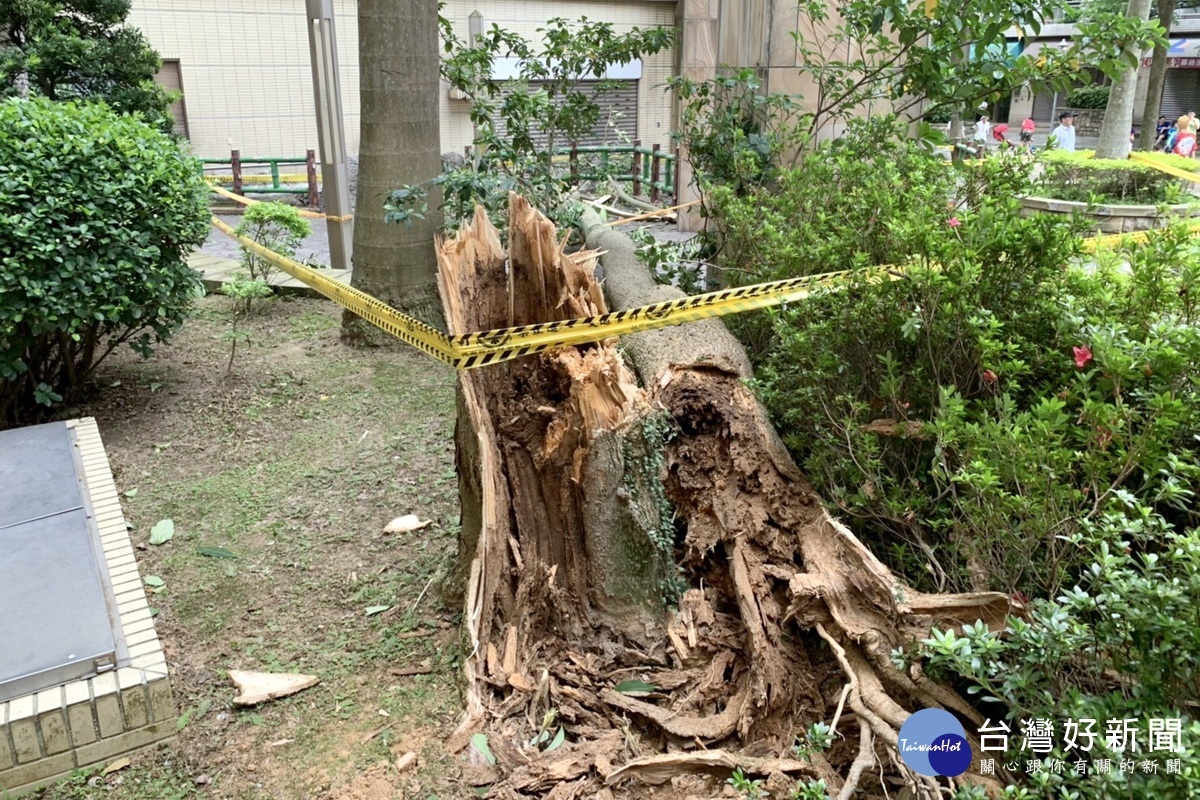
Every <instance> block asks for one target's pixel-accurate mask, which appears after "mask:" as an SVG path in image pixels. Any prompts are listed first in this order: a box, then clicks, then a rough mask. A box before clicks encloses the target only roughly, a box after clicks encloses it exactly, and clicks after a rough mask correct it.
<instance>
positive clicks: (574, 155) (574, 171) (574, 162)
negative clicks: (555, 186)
mask: <svg viewBox="0 0 1200 800" xmlns="http://www.w3.org/2000/svg"><path fill="white" fill-rule="evenodd" d="M570 160H571V185H572V186H578V185H579V146H578V145H576V144H572V145H571V155H570Z"/></svg>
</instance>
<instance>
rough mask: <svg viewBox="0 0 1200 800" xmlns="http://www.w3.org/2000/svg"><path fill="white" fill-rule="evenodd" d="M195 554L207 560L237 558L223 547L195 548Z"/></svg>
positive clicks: (235, 554)
mask: <svg viewBox="0 0 1200 800" xmlns="http://www.w3.org/2000/svg"><path fill="white" fill-rule="evenodd" d="M196 552H197V553H199V554H200V555H202V556H207V557H209V558H237V557H238V555H237V553H235V552H233V551H232V550H226V549H225V548H224V547H209V546H201V547H197V548H196Z"/></svg>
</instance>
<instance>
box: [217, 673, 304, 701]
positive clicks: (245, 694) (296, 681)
mask: <svg viewBox="0 0 1200 800" xmlns="http://www.w3.org/2000/svg"><path fill="white" fill-rule="evenodd" d="M229 680H231V681H233V685H234V686H236V687H237V688H238V692H239V694H238V696H237V697H235V698H234V699H233V704H234V705H235V706H256V705H258V704H259V703H265V702H267V701H268V700H277V699H279V698H280V697H287V696H288V695H292V694H295V693H296V692H300V691H303V690H305V689H308V688H309V687H312V686H316V685H317V684H318V683H320V681H321V679H320V678H318V677H317V676H316V675H300V674H297V673H275V672H246V671H243V670H238V669H231V670H229Z"/></svg>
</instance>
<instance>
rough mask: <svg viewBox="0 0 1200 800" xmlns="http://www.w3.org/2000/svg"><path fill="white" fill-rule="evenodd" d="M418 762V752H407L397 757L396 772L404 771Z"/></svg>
mask: <svg viewBox="0 0 1200 800" xmlns="http://www.w3.org/2000/svg"><path fill="white" fill-rule="evenodd" d="M416 763H417V754H416V753H413V752H408V753H405V754H404V755H402V756H400V757H399V758H397V759H396V772H404V770H406V769H408V768H409V767H411V766H412V765H413V764H416Z"/></svg>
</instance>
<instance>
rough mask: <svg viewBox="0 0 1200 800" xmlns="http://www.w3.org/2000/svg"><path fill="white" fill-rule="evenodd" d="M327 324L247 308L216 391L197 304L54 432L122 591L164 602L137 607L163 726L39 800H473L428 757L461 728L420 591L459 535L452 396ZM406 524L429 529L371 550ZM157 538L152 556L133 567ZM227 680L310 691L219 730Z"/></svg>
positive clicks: (120, 364)
mask: <svg viewBox="0 0 1200 800" xmlns="http://www.w3.org/2000/svg"><path fill="white" fill-rule="evenodd" d="M339 320H340V311H339V310H338V309H337V308H336V307H335V306H333V305H332V304H330V303H326V302H324V301H318V300H290V301H286V302H285V301H274V302H271V303H265V304H263V305H262V307H261V310H260V311H259V312H258V313H256V314H255V315H253V316H252V317H251V319H250V321H249V330H250V332H251V346H250V347H245V346H244V345H242V344H239V346H238V353H237V357H236V359H235V361H234V364H233V368H232V370H231V371H230V372H229V373H226V370H225V365H226V361H227V360H228V354H229V342H228V340H227V339H226V338H225V336H226V332H227V331H228V330H229V301H228V300H226V299H225V298H220V297H212V298H206V299H204V300H203V301H201V303H200V306H199V309H198V313H197V315H196V316H195V318H194V319H193V320H192V321H190V322H189V323H188V324H187V325H186V326H185V327H184V329H183V330H182V331H180V333H179V334H178V336H177V338H176V339H175V340H174V342H173V343H172V344H171V345H170V346H168V347H162V348H160V349H159V351H158V352H157V353H156V354H155V356H154V357H153V358H151V359H150V360H148V361H142V360H141V359H139V358H138V357H137V356H135V355H134V354H132V353H128V352H121V353H119V354H116V355H114V356H113V357H112V359H111V360H110V362H109V363H107V364H105V365H104V367H103V368H102V369H101V371H100V373H99V377H98V383H99V386H100V390H99V392H98V393H97V395H96V396H95V397H94V399H93V400H92V401H91V402H90V403H89V404H88V405H86V406H85V407H82V408H80V409H75V410H73V411H72V415H79V416H83V415H92V416H95V417H97V419H98V420H99V423H100V430H101V434H102V436H103V438H104V441H105V444H106V446H107V449H108V452H109V456H110V459H111V461H112V465H113V469H114V472H115V475H116V480H117V486H118V489H119V490H120V491H122V492H123V493H124V495H123V501H124V505H125V513H126V516H127V519H128V521H129V522H130V524H131V525H132V532H131V535H132V538H133V541H134V544H135V545H137V546H138V547H139V550H138V558H139V562H140V566H141V569H142V574H143V576H145V575H156V576H158V577H160V578H162V580H163V582H164V584H165V587H164V588H163V589H162V590H161V591H160V592H159V593H157V594H152V595H151V605H152V606H154V607H155V608H157V609H158V617H157V625H158V631H159V635H160V637H161V638H162V641H163V643H164V647H165V649H166V652H167V658H168V662H169V664H170V667H171V670H172V676H173V682H174V687H175V696H176V701H177V705H178V708H179V711H180V713H181V714H182V715H183V718H182V721H181V724H182V727H181V730H180V733H179V736H178V737H177V738H176V739H175V740H174V741H173V742H171V743H169V744H167V745H164V746H162V747H160V748H158V749H156V750H153V751H151V752H148V753H143V754H141V755H140V756H138V757H137V758H135V760H134V765H133V767H132V768H130V769H128V770H124V771H121V772H118V773H115V774H113V775H110V776H108V777H105V778H99V777H98V776H96V775H95V774H94V773H87V774H80V775H77V776H75V777H73V778H72V779H70V780H68V781H64V782H63V783H62V784H60V785H58V786H56V787H54V788H51V789H49V790H47V791H45V792H44V794H43V797H45V798H56V799H61V800H78V799H79V798H113V799H114V800H140V799H141V798H155V800H159V798H189V797H197V798H236V799H237V800H255V798H263V800H266V798H271V800H287V799H288V798H327V799H328V800H377V799H378V800H384V799H385V798H391V797H404V798H407V797H414V798H429V797H436V798H443V799H444V798H455V797H467V796H473V793H472V792H470V790H469V789H467V788H466V787H465V786H464V785H463V784H462V783H460V782H459V780H458V774H459V767H458V765H457V762H456V761H455V760H454V759H453V758H452V757H450V756H449V755H447V754H446V752H445V751H444V750H443V749H442V745H441V742H442V741H443V740H444V739H445V737H446V735H447V734H448V732H449V731H450V730H452V729H453V727H454V725H455V724H456V723H457V721H458V718H459V714H460V709H461V699H460V692H459V686H458V675H459V672H460V671H459V669H458V665H459V663H460V660H461V658H462V652H461V645H460V640H459V615H460V609H461V600H460V598H459V597H457V596H451V597H449V598H448V599H447V598H444V597H443V592H442V586H441V584H442V580H443V579H444V577H445V576H446V575H447V574H448V573H449V572H450V569H451V567H452V565H453V561H454V556H455V553H456V552H457V539H458V533H459V527H458V526H459V517H458V513H459V512H458V495H457V483H456V478H455V473H454V451H453V438H452V428H453V420H454V380H455V376H454V373H453V371H451V370H450V369H448V368H446V367H443V366H441V365H439V364H437V363H436V362H433V361H431V360H429V359H427V358H425V357H424V356H421V355H418V354H416V353H415V352H412V351H408V350H403V349H399V348H396V349H388V348H382V349H371V350H353V349H350V348H347V347H345V346H343V345H342V344H340V342H339V341H338V324H339ZM407 513H414V514H418V515H419V516H420V517H421V518H422V519H431V520H433V524H432V525H431V526H429V527H428V528H425V529H423V530H421V531H416V532H411V533H406V534H398V535H393V534H384V533H383V527H384V526H385V525H386V524H387V522H388V521H389V520H391V519H392V518H393V517H396V516H399V515H401V514H407ZM167 518H170V519H173V520H174V522H175V526H176V534H175V537H174V539H172V540H171V541H170V542H168V543H167V544H165V545H162V546H159V547H154V546H150V545H149V544H148V543H147V540H148V537H149V532H150V528H151V527H152V526H153V525H154V524H155V523H156V522H157V521H159V520H160V519H167ZM200 548H225V549H226V550H228V551H230V552H231V553H233V554H234V555H236V558H220V557H211V556H206V555H203V554H202V553H201V552H200ZM418 601H419V602H418ZM384 606H386V607H387V610H386V611H379V609H380V607H384ZM368 609H371V610H372V611H373V612H375V613H372V614H368V613H367V612H368ZM406 668H410V669H407V670H406ZM412 668H420V669H419V670H416V669H412ZM227 669H247V670H262V671H289V672H292V671H294V672H304V673H310V674H314V675H318V676H320V678H321V683H320V684H319V685H318V686H316V687H314V688H312V689H309V690H306V691H304V692H302V693H300V694H298V695H295V696H293V697H289V698H286V699H283V700H279V701H275V702H273V703H269V704H267V705H264V706H261V707H258V708H252V709H238V708H235V707H233V706H232V702H231V701H232V699H233V697H234V694H235V691H234V688H233V686H232V685H231V684H230V683H229V681H228V680H227V679H226V677H225V670H227ZM405 671H420V672H422V673H423V674H411V675H404V674H400V675H398V674H395V673H397V672H405ZM371 734H375V735H374V736H371ZM410 751H411V752H415V753H417V755H418V759H417V761H416V763H415V764H414V765H413V766H412V767H410V768H408V769H406V770H405V771H404V772H402V773H401V772H399V771H397V770H396V769H395V766H394V764H395V761H396V760H397V759H398V758H399V757H400V756H402V755H404V754H405V753H406V752H410Z"/></svg>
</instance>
